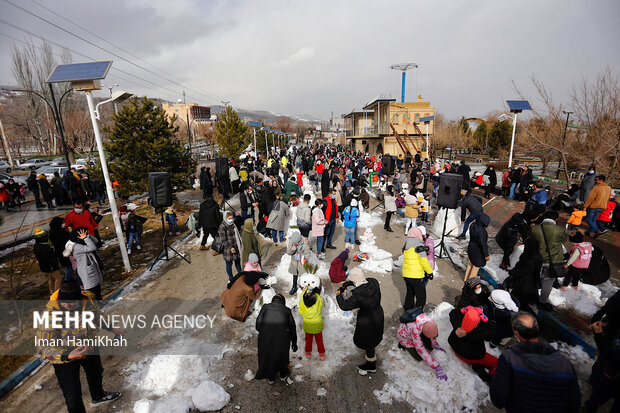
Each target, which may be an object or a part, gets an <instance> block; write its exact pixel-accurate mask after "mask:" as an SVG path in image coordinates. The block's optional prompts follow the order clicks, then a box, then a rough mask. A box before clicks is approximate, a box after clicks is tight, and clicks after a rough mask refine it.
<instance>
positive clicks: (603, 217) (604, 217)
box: [596, 200, 616, 222]
mask: <svg viewBox="0 0 620 413" xmlns="http://www.w3.org/2000/svg"><path fill="white" fill-rule="evenodd" d="M615 207H616V203H615V202H614V201H612V200H609V201H608V202H607V208H606V209H605V210H604V211H601V213H600V214H599V216H598V218H597V219H596V220H597V221H603V222H611V214H612V213H613V212H614V208H615Z"/></svg>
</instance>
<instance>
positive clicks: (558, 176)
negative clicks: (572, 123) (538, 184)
mask: <svg viewBox="0 0 620 413" xmlns="http://www.w3.org/2000/svg"><path fill="white" fill-rule="evenodd" d="M562 113H563V114H565V115H566V123H565V124H564V135H563V136H562V149H564V145H565V144H566V130H567V129H568V118H570V115H572V114H573V113H575V112H569V111H567V110H563V111H562ZM561 166H562V153H561V152H560V156H559V157H558V170H557V171H555V179H558V178H560V167H561ZM564 169H566V165H564Z"/></svg>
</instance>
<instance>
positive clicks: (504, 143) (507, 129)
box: [488, 121, 512, 156]
mask: <svg viewBox="0 0 620 413" xmlns="http://www.w3.org/2000/svg"><path fill="white" fill-rule="evenodd" d="M511 137H512V126H511V125H510V122H508V121H502V122H495V124H493V126H492V127H491V130H490V131H489V134H488V145H489V154H490V155H491V156H497V154H498V153H499V151H500V149H506V148H508V146H509V145H510V138H511Z"/></svg>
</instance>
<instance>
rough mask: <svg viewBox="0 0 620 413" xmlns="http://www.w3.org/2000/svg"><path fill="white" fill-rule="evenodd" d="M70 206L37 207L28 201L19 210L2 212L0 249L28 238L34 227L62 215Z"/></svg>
mask: <svg viewBox="0 0 620 413" xmlns="http://www.w3.org/2000/svg"><path fill="white" fill-rule="evenodd" d="M71 208H72V207H71V206H69V205H67V206H62V207H58V208H55V209H47V208H40V209H39V208H36V207H35V205H34V203H30V204H28V205H23V206H22V208H21V210H19V209H18V210H17V211H14V212H9V213H3V215H2V217H3V218H4V221H3V223H2V225H0V250H3V249H5V248H8V247H11V246H13V245H14V244H15V243H20V242H23V241H25V240H28V239H29V238H30V237H31V236H32V233H33V232H34V229H35V228H37V227H40V226H44V225H47V224H48V223H49V222H50V221H51V220H52V218H54V217H57V216H64V215H65V214H66V213H67V212H69V211H70V210H71Z"/></svg>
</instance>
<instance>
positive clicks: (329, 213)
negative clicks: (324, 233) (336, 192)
mask: <svg viewBox="0 0 620 413" xmlns="http://www.w3.org/2000/svg"><path fill="white" fill-rule="evenodd" d="M323 199H325V200H326V201H327V206H326V207H325V210H324V212H325V222H329V221H331V219H332V218H331V216H332V208H333V209H334V210H335V212H336V215H335V216H334V219H338V204H337V203H336V200H335V199H332V196H331V193H330V194H328V195H327V196H326V197H325V198H323Z"/></svg>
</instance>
